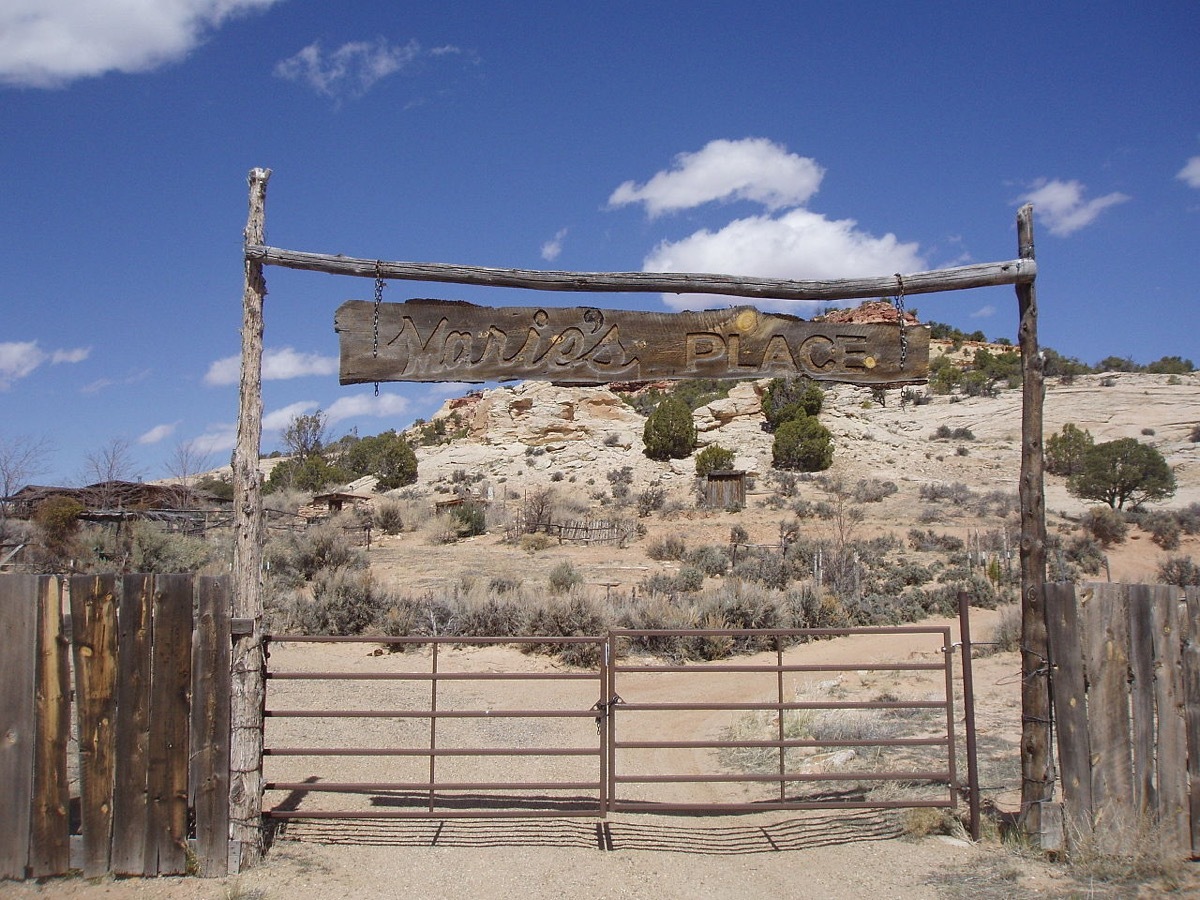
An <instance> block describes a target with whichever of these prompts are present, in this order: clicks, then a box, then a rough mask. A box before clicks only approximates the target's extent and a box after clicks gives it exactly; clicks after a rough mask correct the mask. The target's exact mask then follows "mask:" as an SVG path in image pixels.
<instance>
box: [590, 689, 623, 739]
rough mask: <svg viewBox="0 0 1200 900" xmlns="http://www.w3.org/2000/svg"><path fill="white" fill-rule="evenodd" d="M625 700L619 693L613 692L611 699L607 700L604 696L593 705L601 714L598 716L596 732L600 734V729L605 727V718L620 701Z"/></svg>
mask: <svg viewBox="0 0 1200 900" xmlns="http://www.w3.org/2000/svg"><path fill="white" fill-rule="evenodd" d="M624 702H625V701H624V700H622V699H621V696H620V695H619V694H613V695H612V697H611V698H610V699H608V700H605V699H604V698H603V697H602V698H600V699H599V700H597V701H596V702H595V703H594V704H593V705H592V709H594V710H597V711H598V712H599V715H597V716H596V734H599V733H600V730H601V729H602V728H603V727H604V720H605V718H607V717H608V715H609V714H610V712H611V711H612V708H613V707H614V706H616V705H617V704H618V703H624Z"/></svg>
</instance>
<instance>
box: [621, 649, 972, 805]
mask: <svg viewBox="0 0 1200 900" xmlns="http://www.w3.org/2000/svg"><path fill="white" fill-rule="evenodd" d="M611 634H612V640H613V642H614V645H621V644H622V643H624V644H628V643H629V642H631V641H634V640H636V639H639V638H643V639H650V640H653V639H661V638H672V637H674V638H716V637H732V638H742V639H747V638H750V639H753V640H755V641H756V642H758V646H759V647H761V648H762V651H766V650H767V649H768V648H767V647H765V646H763V644H764V643H765V642H766V639H769V638H774V641H773V643H774V647H773V649H774V656H775V662H774V664H767V663H761V662H754V663H744V662H733V663H728V664H725V663H716V664H713V663H700V664H688V665H670V664H653V663H644V662H639V663H636V664H633V663H631V664H629V665H624V664H621V663H615V664H613V665H612V667H611V671H610V676H609V682H610V685H611V689H610V690H611V693H612V695H613V696H616V695H617V694H618V693H619V691H621V690H624V691H625V694H626V697H625V698H624V699H622V700H621V702H620V704H619V706H617V707H615V708H614V713H615V715H613V716H610V722H609V741H608V769H609V795H610V800H609V810H610V811H615V812H627V811H641V812H648V811H661V812H668V811H670V812H674V811H680V812H684V811H686V812H712V813H718V812H741V811H758V810H765V809H781V810H782V809H835V808H904V807H914V806H931V807H953V806H955V805H956V803H957V793H958V785H957V775H956V769H955V742H954V690H953V672H952V667H951V657H952V653H950V652H949V651H950V649H951V645H950V629H949V628H947V627H944V626H919V625H918V626H902V627H896V628H890V627H870V628H827V629H764V630H761V631H745V630H739V629H672V630H648V629H647V630H640V629H615V630H614V631H613V632H612V633H611ZM901 634H909V635H927V636H929V637H931V638H937V639H938V640H939V644H940V646H938V647H937V648H936V649H937V651H938V652H940V653H941V654H942V658H941V660H940V661H939V662H875V661H870V662H867V661H864V662H852V663H841V664H829V663H785V662H784V661H783V642H784V641H785V640H792V641H796V642H800V641H804V640H806V639H811V638H813V637H839V636H854V635H901ZM930 649H931V650H932V649H933V648H930ZM762 651H760V652H762ZM864 670H866V671H871V672H878V673H901V672H929V673H934V672H938V671H941V672H943V673H944V676H945V688H944V697H943V698H942V699H933V700H892V699H883V700H866V701H862V700H860V701H855V700H796V701H785V700H784V699H783V678H784V675H785V674H801V673H830V672H859V671H864ZM732 673H749V674H754V673H758V674H763V675H774V676H775V677H774V679H772V680H773V682H774V685H773V687H774V690H773V693H775V694H776V699H775V700H774V701H773V702H772V701H761V702H747V701H712V702H691V701H679V702H662V701H656V702H650V701H642V700H639V699H638V698H637V697H635V696H633V695H632V694H631V691H632V688H631V687H629V686H628V685H627V684H626V683H625V682H624V681H622V679H623V678H624V677H626V676H630V675H664V676H665V675H675V676H679V677H681V678H689V679H690V678H691V676H694V675H709V676H713V675H717V676H719V675H722V674H732ZM656 683H657V684H659V690H660V691H661V682H657V681H656ZM762 687H763V688H764V689H765V688H766V684H765V683H764V684H763V685H762ZM798 710H804V711H851V710H885V711H887V710H890V711H910V710H929V711H934V712H941V713H944V715H945V732H944V733H943V734H941V735H937V736H933V737H928V736H921V737H889V738H879V739H864V738H842V739H837V738H827V739H823V740H817V739H799V738H798V739H787V738H786V737H785V733H784V717H783V716H784V713H785V712H791V711H798ZM687 712H730V713H739V712H745V713H756V712H770V713H775V715H776V717H777V721H776V726H775V727H776V728H777V731H778V734H777V736H776V737H775V738H774V739H766V738H764V739H753V740H744V739H743V740H715V739H702V738H698V739H694V740H673V741H661V740H623V739H621V738H620V736H619V734H620V732H621V731H622V728H623V727H624V723H626V722H628V721H630V716H631V715H634V714H638V713H646V714H651V715H653V714H662V713H668V714H669V713H687ZM866 747H869V748H929V749H934V750H938V751H940V752H941V754H942V757H941V758H942V762H943V763H944V768H943V767H941V766H938V767H936V768H930V767H929V766H928V765H926V766H924V767H922V768H921V769H920V770H861V771H856V770H840V771H835V772H811V771H802V772H790V771H788V767H787V760H786V757H785V753H786V751H787V750H789V749H793V748H806V749H842V748H866ZM727 749H761V750H777V751H778V753H779V769H778V771H777V772H774V773H771V774H759V773H744V772H735V773H699V774H682V773H675V774H671V773H662V772H646V773H634V772H630V771H629V770H628V769H627V768H626V767H624V766H621V765H618V758H617V754H618V751H654V750H727ZM885 781H894V782H900V781H902V782H905V783H914V784H915V783H929V784H944V785H947V786H948V788H949V790H948V792H947V794H948V795H947V797H946V799H936V798H935V799H928V798H925V797H919V796H912V797H908V798H904V799H900V800H895V799H879V800H874V799H871V800H866V799H863V800H829V799H827V798H820V797H819V795H818V797H816V798H814V799H802V798H800V797H796V798H794V799H791V800H789V799H788V798H787V796H786V788H787V784H788V783H796V784H800V783H810V784H821V783H834V782H858V783H861V782H885ZM721 783H726V784H739V783H744V784H764V785H769V784H778V785H779V795H778V799H777V800H774V801H754V802H730V803H724V802H715V801H714V802H709V803H693V802H666V801H663V800H654V799H626V798H621V797H619V796H618V793H617V787H618V786H619V785H633V784H642V785H672V784H721Z"/></svg>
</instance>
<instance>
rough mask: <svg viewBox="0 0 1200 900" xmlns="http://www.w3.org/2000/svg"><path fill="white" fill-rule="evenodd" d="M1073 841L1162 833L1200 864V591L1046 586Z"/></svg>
mask: <svg viewBox="0 0 1200 900" xmlns="http://www.w3.org/2000/svg"><path fill="white" fill-rule="evenodd" d="M1046 618H1047V628H1048V631H1049V651H1050V659H1049V660H1048V665H1049V668H1050V673H1051V681H1052V685H1053V692H1054V723H1055V728H1056V733H1057V737H1058V760H1059V771H1060V783H1061V785H1062V792H1063V801H1064V813H1065V819H1066V823H1067V835H1066V837H1067V840H1068V842H1070V841H1071V840H1072V839H1078V838H1079V837H1081V836H1082V837H1085V838H1086V836H1087V834H1088V833H1089V832H1090V831H1091V830H1093V829H1095V830H1100V829H1119V828H1121V827H1123V826H1134V827H1145V826H1149V827H1153V828H1154V829H1155V835H1156V840H1158V841H1159V842H1161V845H1162V846H1163V847H1164V849H1165V850H1167V852H1169V853H1172V854H1174V853H1176V852H1178V853H1179V854H1180V855H1182V856H1191V857H1193V858H1197V857H1200V589H1197V588H1189V589H1187V591H1186V592H1185V591H1184V590H1182V589H1180V588H1177V587H1167V586H1164V585H1136V584H1135V585H1119V584H1103V583H1098V584H1088V585H1083V586H1080V587H1078V588H1076V586H1075V585H1072V584H1070V583H1060V584H1050V585H1047V586H1046Z"/></svg>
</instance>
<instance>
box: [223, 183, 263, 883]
mask: <svg viewBox="0 0 1200 900" xmlns="http://www.w3.org/2000/svg"><path fill="white" fill-rule="evenodd" d="M270 177H271V170H270V169H251V170H250V175H249V185H250V198H249V213H248V216H247V221H246V230H245V244H246V245H247V246H249V245H251V244H261V243H262V240H263V232H264V222H265V219H266V199H267V179H269V178H270ZM243 261H244V263H245V288H244V291H243V294H242V378H241V390H240V394H239V402H238V433H237V448H236V450H235V451H234V457H233V488H234V503H233V515H234V551H233V615H234V617H235V618H238V619H243V620H249V628H248V629H246V630H245V633H241V632H242V631H243V629H239V634H238V635H237V639H236V641H235V642H234V646H233V659H232V670H233V684H232V689H231V691H230V694H231V699H230V776H229V818H230V838H231V841H232V846H231V847H230V851H231V860H230V868H231V869H232V870H234V871H240V870H242V869H244V868H249V867H250V866H253V865H255V864H256V863H257V862H258V861H259V859H260V858H261V857H262V851H263V831H262V746H263V699H264V679H263V652H262V546H263V531H264V529H263V507H262V484H261V481H262V478H261V475H260V474H259V470H258V455H259V451H260V449H261V444H262V408H263V407H262V352H263V298H264V297H266V294H267V285H266V281H265V279H264V278H263V264H262V262H261V261H260V260H252V259H250V258H249V257H248V256H245V255H244V254H243Z"/></svg>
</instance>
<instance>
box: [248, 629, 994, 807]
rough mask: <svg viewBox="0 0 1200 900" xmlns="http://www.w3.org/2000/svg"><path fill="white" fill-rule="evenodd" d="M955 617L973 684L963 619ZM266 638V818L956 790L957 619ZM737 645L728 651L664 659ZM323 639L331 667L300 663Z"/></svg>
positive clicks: (939, 802)
mask: <svg viewBox="0 0 1200 900" xmlns="http://www.w3.org/2000/svg"><path fill="white" fill-rule="evenodd" d="M833 637H847V638H849V639H851V640H852V641H857V642H859V643H858V645H857V646H856V652H858V650H859V648H861V651H862V656H861V658H856V659H854V660H853V661H851V662H849V663H846V662H838V661H836V660H834V659H833V658H832V655H831V654H829V653H826V652H825V648H826V647H828V646H829V645H828V644H826V643H824V642H823V640H822V639H824V638H833ZM963 637H964V648H963V649H964V653H963V666H964V685H969V655H970V653H969V650H970V647H969V632H968V631H967V630H966V629H964V634H963ZM891 639H895V640H896V641H902V642H903V644H904V648H903V658H899V659H881V658H878V657H879V650H878V645H879V643H880V641H881V640H882V641H884V642H887V641H889V640H891ZM269 640H270V644H269V645H268V646H269V648H270V649H271V651H272V652H271V653H270V658H269V661H268V664H267V685H268V687H267V706H266V709H265V711H264V717H265V724H266V729H265V730H266V734H265V741H264V750H263V755H264V757H265V764H266V769H267V771H266V781H265V790H266V791H267V802H266V803H265V804H264V815H265V816H266V817H267V818H268V819H271V820H280V821H286V820H291V819H391V818H433V819H448V818H465V817H521V816H541V817H568V816H570V817H575V816H595V817H605V816H607V815H608V814H609V813H635V812H643V813H647V812H648V813H709V814H718V813H746V812H758V811H766V810H802V809H836V808H844V809H862V808H875V809H886V808H904V807H919V806H921V807H946V808H954V807H956V805H957V801H958V795H959V792H960V783H959V777H958V766H957V761H956V741H955V723H956V715H955V702H954V695H955V680H954V672H953V657H954V650H955V645H953V644H952V643H951V633H950V629H949V628H948V627H942V626H919V625H917V626H903V627H886V628H882V627H881V628H841V629H828V628H826V629H775V630H755V631H749V630H740V629H704V630H694V629H693V630H673V631H664V630H653V631H651V630H629V629H614V630H611V631H610V632H608V633H607V634H606V635H598V636H589V637H503V638H464V637H403V638H384V637H321V636H305V637H294V636H276V637H271V638H270V639H269ZM872 641H873V643H870V644H869V646H868V642H872ZM502 644H506V645H515V646H516V647H518V648H520V649H522V650H524V651H530V650H544V649H547V648H548V646H549V647H552V648H553V649H554V650H555V651H557V652H559V653H560V654H565V655H567V656H568V658H569V659H571V660H572V661H573V662H574V663H577V664H576V665H572V666H570V667H558V666H555V667H551V668H548V667H547V666H546V663H545V661H546V657H545V656H532V655H529V654H528V653H526V654H525V655H521V656H516V655H515V654H512V653H509V652H505V651H500V650H498V649H497V645H502ZM318 645H325V649H324V650H318V649H316V648H317V646H318ZM330 645H333V646H330ZM337 645H343V646H342V647H341V648H338V647H337ZM344 645H358V646H360V647H365V646H373V647H376V648H382V649H374V650H372V651H369V652H366V653H362V652H353V651H349V648H347V647H345V646H344ZM301 647H304V648H305V649H304V650H303V652H301V649H300V648H301ZM731 649H733V650H738V651H741V655H738V656H735V657H732V658H727V659H721V660H719V661H714V662H703V663H681V662H674V661H671V660H673V659H679V658H681V657H683V656H684V655H691V656H704V655H706V653H707V655H711V656H716V655H719V654H721V653H724V652H727V651H728V650H731ZM314 656H316V657H319V658H320V659H322V660H327V661H328V665H333V664H334V663H336V664H337V666H338V668H337V669H336V670H328V669H326V670H321V671H318V670H316V669H313V668H308V666H311V665H312V658H313V657H314ZM581 663H582V664H581ZM302 666H303V668H302ZM335 686H336V689H335ZM335 693H336V696H335V697H334V698H333V699H332V700H331V699H328V698H329V697H330V696H331V695H332V694H335ZM318 695H321V696H323V697H325V698H327V699H324V700H322V699H320V697H318ZM965 699H966V700H967V701H968V703H967V704H966V705H965V707H964V708H965V711H966V713H967V715H966V719H965V724H966V729H967V732H968V745H967V751H968V770H969V773H970V774H971V776H972V778H971V788H972V790H971V791H970V792H969V794H970V799H971V801H972V803H971V806H972V814H973V818H974V812H975V808H976V804H977V799H978V791H977V789H975V788H976V786H975V783H974V778H973V774H974V760H973V758H971V757H972V756H973V750H974V746H973V740H972V738H973V737H974V735H973V730H974V729H973V713H972V711H971V708H970V705H969V699H970V698H969V697H965ZM352 723H353V726H352ZM351 726H352V727H351Z"/></svg>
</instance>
